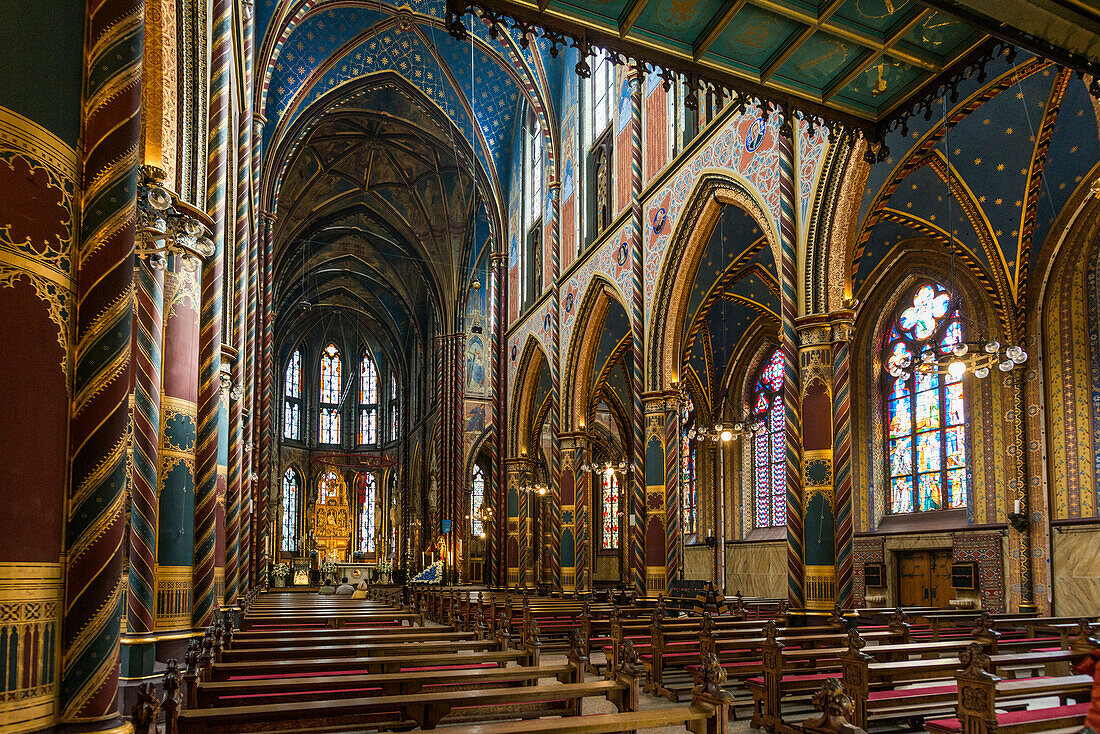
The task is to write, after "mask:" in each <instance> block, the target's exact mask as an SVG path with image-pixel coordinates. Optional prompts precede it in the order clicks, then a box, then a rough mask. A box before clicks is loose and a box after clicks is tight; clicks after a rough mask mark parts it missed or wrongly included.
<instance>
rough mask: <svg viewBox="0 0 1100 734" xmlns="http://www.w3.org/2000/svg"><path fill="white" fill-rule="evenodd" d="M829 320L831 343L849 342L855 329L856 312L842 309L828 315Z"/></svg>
mask: <svg viewBox="0 0 1100 734" xmlns="http://www.w3.org/2000/svg"><path fill="white" fill-rule="evenodd" d="M829 318H830V323H831V325H832V327H833V341H834V342H847V341H851V340H852V331H853V330H854V327H855V321H856V312H855V311H854V310H853V309H850V308H842V309H838V310H836V311H833V312H832V313H831V314H829Z"/></svg>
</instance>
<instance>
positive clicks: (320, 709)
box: [132, 586, 1100, 734]
mask: <svg viewBox="0 0 1100 734" xmlns="http://www.w3.org/2000/svg"><path fill="white" fill-rule="evenodd" d="M697 592H698V593H697V595H696V597H695V598H694V599H690V600H685V599H683V598H680V599H677V600H675V601H668V600H666V599H665V598H664V597H658V598H657V599H650V600H644V599H631V600H629V603H627V604H620V603H619V601H620V599H618V598H614V597H609V598H607V599H604V600H599V599H589V600H585V601H579V600H575V599H565V598H551V597H540V596H532V595H528V594H524V593H516V592H514V591H506V590H502V591H489V590H484V589H482V590H477V589H468V588H446V587H444V588H440V587H434V588H431V587H415V586H413V587H393V586H376V587H373V588H372V589H371V591H370V594H369V597H370V598H368V599H351V598H350V597H342V596H317V595H309V594H300V593H299V594H292V593H276V594H261V595H257V594H250V595H249V596H248V597H247V598H246V599H244V600H243V603H242V610H241V612H240V614H238V613H237V612H235V611H225V612H223V613H222V614H221V615H220V617H219V619H218V620H217V621H216V623H215V624H214V625H213V626H212V627H211V628H210V629H208V630H206V632H205V634H204V636H203V637H202V639H201V640H199V639H194V640H192V641H191V644H190V647H189V648H188V651H187V654H186V656H185V660H184V661H183V667H182V668H181V667H180V666H178V665H177V664H176V662H175V661H170V662H169V664H168V667H167V670H166V671H165V674H164V681H163V696H161V697H159V698H158V696H157V695H156V692H155V691H154V690H153V688H152V687H151V686H148V685H145V686H143V687H142V689H141V691H140V693H139V700H138V703H137V705H136V706H135V708H134V711H133V712H132V713H133V720H134V725H135V730H136V731H137V732H138V734H144V733H145V732H154V731H157V729H156V724H155V722H156V721H157V718H158V715H161V714H162V715H163V719H164V731H165V733H166V734H189V733H192V732H227V733H232V732H337V731H340V732H345V731H375V730H407V729H409V728H413V727H419V728H421V729H433V728H436V727H437V726H446V727H447V728H448V729H457V730H459V732H471V733H476V734H498V732H499V734H504V733H505V732H520V734H543V733H545V734H553V733H556V732H591V733H592V734H599V733H600V732H622V731H630V732H633V731H637V730H639V729H655V728H663V727H672V726H674V727H683V728H686V729H687V730H689V731H693V732H698V733H699V734H702V732H704V731H706V732H708V734H725V733H726V732H727V731H728V728H729V724H730V722H731V721H734V720H737V719H738V718H739V717H743V718H744V719H745V720H747V721H748V723H749V724H751V725H752V726H753V727H757V728H763V729H765V730H767V731H770V732H804V733H806V734H838V733H840V732H844V733H845V734H855V733H857V732H861V731H866V730H875V729H879V728H881V727H884V726H897V725H902V726H905V725H909V726H914V727H918V728H923V729H926V730H928V731H930V732H934V733H935V734H955V733H959V734H972V733H973V734H976V733H977V732H987V731H1001V732H1006V733H1007V734H1023V733H1024V732H1036V731H1065V732H1069V731H1075V730H1077V729H1079V728H1080V727H1081V725H1082V723H1083V721H1084V717H1085V712H1086V711H1087V709H1088V705H1089V704H1088V703H1087V702H1088V700H1089V695H1090V693H1091V687H1092V679H1091V677H1090V676H1084V675H1074V674H1073V673H1072V672H1071V670H1070V666H1071V664H1073V663H1074V662H1076V661H1078V660H1079V659H1081V658H1082V657H1083V656H1084V655H1087V654H1088V653H1089V652H1091V651H1092V650H1094V649H1095V648H1096V647H1098V646H1100V645H1098V643H1097V642H1096V640H1095V639H1094V638H1093V634H1094V633H1095V630H1096V626H1097V625H1096V623H1095V620H1077V619H1065V618H1049V617H1048V618H1040V617H1037V616H1034V615H1031V616H1027V615H1024V616H1021V615H989V614H988V613H985V612H980V613H979V612H968V611H944V610H933V609H927V608H919V609H918V608H914V609H909V610H904V611H903V610H900V609H895V610H885V609H882V610H859V611H858V612H842V611H841V610H839V609H836V610H834V611H833V612H832V613H806V612H804V611H798V612H796V611H793V610H791V609H790V608H789V607H788V606H787V605H786V603H785V602H782V601H779V600H769V599H753V598H746V597H743V596H741V595H740V594H738V595H737V596H735V597H730V598H728V599H725V598H716V597H715V595H714V593H713V588H710V589H706V588H699V589H697ZM644 694H650V695H653V696H658V697H661V698H663V699H667V702H666V703H664V704H661V706H662V707H660V708H651V707H649V706H648V705H647V706H645V707H643V706H640V703H641V701H642V700H643V697H644ZM597 699H599V700H606V701H609V702H610V703H611V704H612V706H613V707H614V713H606V714H603V713H601V714H591V713H588V714H587V715H582V712H583V711H585V709H586V706H585V703H586V702H590V701H593V700H597ZM1036 702H1041V704H1042V705H1037V704H1036ZM605 706H606V704H605ZM587 708H588V710H589V711H590V710H591V709H592V708H593V706H592V705H591V704H590V705H589V706H588V707H587Z"/></svg>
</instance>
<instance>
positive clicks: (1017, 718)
mask: <svg viewBox="0 0 1100 734" xmlns="http://www.w3.org/2000/svg"><path fill="white" fill-rule="evenodd" d="M1090 706H1092V704H1091V703H1075V704H1071V705H1069V706H1053V707H1050V708H1044V709H1031V710H1029V711H1011V712H1009V713H1007V714H997V724H998V725H1000V726H1009V725H1012V724H1026V723H1030V722H1034V721H1043V720H1045V719H1053V718H1061V717H1063V716H1081V717H1084V716H1085V715H1086V714H1088V712H1089V707H1090ZM928 724H929V725H935V726H936V727H937V728H940V729H945V730H947V731H958V732H961V731H962V724H961V723H960V722H959V720H958V719H936V720H934V721H929V722H928Z"/></svg>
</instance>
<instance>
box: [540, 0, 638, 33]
mask: <svg viewBox="0 0 1100 734" xmlns="http://www.w3.org/2000/svg"><path fill="white" fill-rule="evenodd" d="M544 2H549V0H540V1H539V9H540V10H542V9H544V8H543V7H542V3H544ZM647 4H649V0H630V4H629V5H627V6H626V8H625V9H623V12H622V14H621V15H619V38H626V34H627V33H630V29H631V28H633V27H634V24H635V23H636V22H637V21H638V17H639V16H640V15H641V14H642V11H643V10H645V6H646V5H647Z"/></svg>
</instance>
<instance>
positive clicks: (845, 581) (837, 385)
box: [832, 310, 855, 609]
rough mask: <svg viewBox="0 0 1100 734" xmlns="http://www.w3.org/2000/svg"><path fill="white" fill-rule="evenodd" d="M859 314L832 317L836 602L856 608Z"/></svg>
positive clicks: (842, 314)
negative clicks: (854, 376) (855, 334)
mask: <svg viewBox="0 0 1100 734" xmlns="http://www.w3.org/2000/svg"><path fill="white" fill-rule="evenodd" d="M854 321H855V313H854V312H852V311H848V310H844V311H835V312H833V314H832V336H833V354H832V358H833V485H834V487H835V491H836V501H835V503H834V508H835V514H836V602H837V604H839V605H840V606H841V608H842V609H851V608H852V607H853V605H854V601H855V599H854V594H855V592H854V587H853V578H854V577H853V566H852V562H853V558H852V538H853V534H852V530H853V527H852V409H851V389H852V385H851V370H850V367H849V349H850V347H851V341H852V325H853V322H854Z"/></svg>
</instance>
